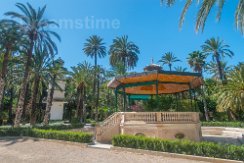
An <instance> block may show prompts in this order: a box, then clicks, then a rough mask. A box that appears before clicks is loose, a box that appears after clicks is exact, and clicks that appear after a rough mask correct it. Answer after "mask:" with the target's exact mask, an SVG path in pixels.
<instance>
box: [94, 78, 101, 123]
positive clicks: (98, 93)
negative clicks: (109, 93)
mask: <svg viewBox="0 0 244 163" xmlns="http://www.w3.org/2000/svg"><path fill="white" fill-rule="evenodd" d="M97 79H98V80H97V94H96V117H95V120H96V121H98V105H99V95H100V91H99V85H100V84H99V75H97Z"/></svg>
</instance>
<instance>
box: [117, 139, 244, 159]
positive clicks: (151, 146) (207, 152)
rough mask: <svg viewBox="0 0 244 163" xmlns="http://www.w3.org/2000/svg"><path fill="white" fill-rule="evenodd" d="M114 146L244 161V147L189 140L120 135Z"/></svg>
mask: <svg viewBox="0 0 244 163" xmlns="http://www.w3.org/2000/svg"><path fill="white" fill-rule="evenodd" d="M112 142H113V145H114V146H118V147H126V148H136V149H144V150H153V151H161V152H170V153H179V154H187V155H196V156H203V157H215V158H223V159H231V160H241V161H243V160H244V146H235V145H221V144H216V143H211V142H193V141H189V140H163V139H159V138H147V137H140V136H129V135H118V136H115V137H113V141H112Z"/></svg>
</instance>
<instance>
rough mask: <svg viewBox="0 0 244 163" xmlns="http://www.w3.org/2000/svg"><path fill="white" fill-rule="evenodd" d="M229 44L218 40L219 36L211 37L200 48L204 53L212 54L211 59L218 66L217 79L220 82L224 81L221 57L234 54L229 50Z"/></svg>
mask: <svg viewBox="0 0 244 163" xmlns="http://www.w3.org/2000/svg"><path fill="white" fill-rule="evenodd" d="M229 47H230V46H229V45H227V44H224V42H223V40H220V39H219V38H216V39H215V38H211V39H209V40H207V41H205V43H204V44H203V45H202V50H203V52H204V53H205V54H206V55H212V59H213V61H215V62H216V63H217V66H218V73H219V79H220V81H221V82H222V84H224V83H225V81H226V79H225V76H224V70H223V67H222V65H221V58H223V57H226V56H228V57H232V56H234V53H233V52H232V51H231V50H229Z"/></svg>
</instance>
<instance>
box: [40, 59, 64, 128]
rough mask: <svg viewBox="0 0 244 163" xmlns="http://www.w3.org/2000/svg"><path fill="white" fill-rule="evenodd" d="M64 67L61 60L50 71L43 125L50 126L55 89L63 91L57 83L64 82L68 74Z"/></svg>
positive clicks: (55, 61)
mask: <svg viewBox="0 0 244 163" xmlns="http://www.w3.org/2000/svg"><path fill="white" fill-rule="evenodd" d="M63 65H64V61H63V60H62V59H61V58H59V59H56V60H54V61H53V63H52V67H50V70H49V79H50V84H49V90H48V96H47V105H46V110H45V115H44V119H43V124H44V125H45V126H46V125H48V123H49V119H50V112H51V108H52V103H53V95H54V89H55V88H58V89H61V88H60V87H59V85H58V84H57V81H58V80H63V78H64V75H65V74H66V73H67V70H66V69H65V68H64V67H63Z"/></svg>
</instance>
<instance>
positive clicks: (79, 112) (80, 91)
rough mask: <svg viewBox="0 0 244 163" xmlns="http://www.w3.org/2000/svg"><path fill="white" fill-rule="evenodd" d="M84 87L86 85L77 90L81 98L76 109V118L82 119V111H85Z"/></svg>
mask: <svg viewBox="0 0 244 163" xmlns="http://www.w3.org/2000/svg"><path fill="white" fill-rule="evenodd" d="M83 87H84V84H81V85H80V87H79V88H78V89H77V93H78V94H79V97H78V99H77V107H76V113H75V118H77V119H80V118H81V116H82V112H83V111H82V110H83Z"/></svg>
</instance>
